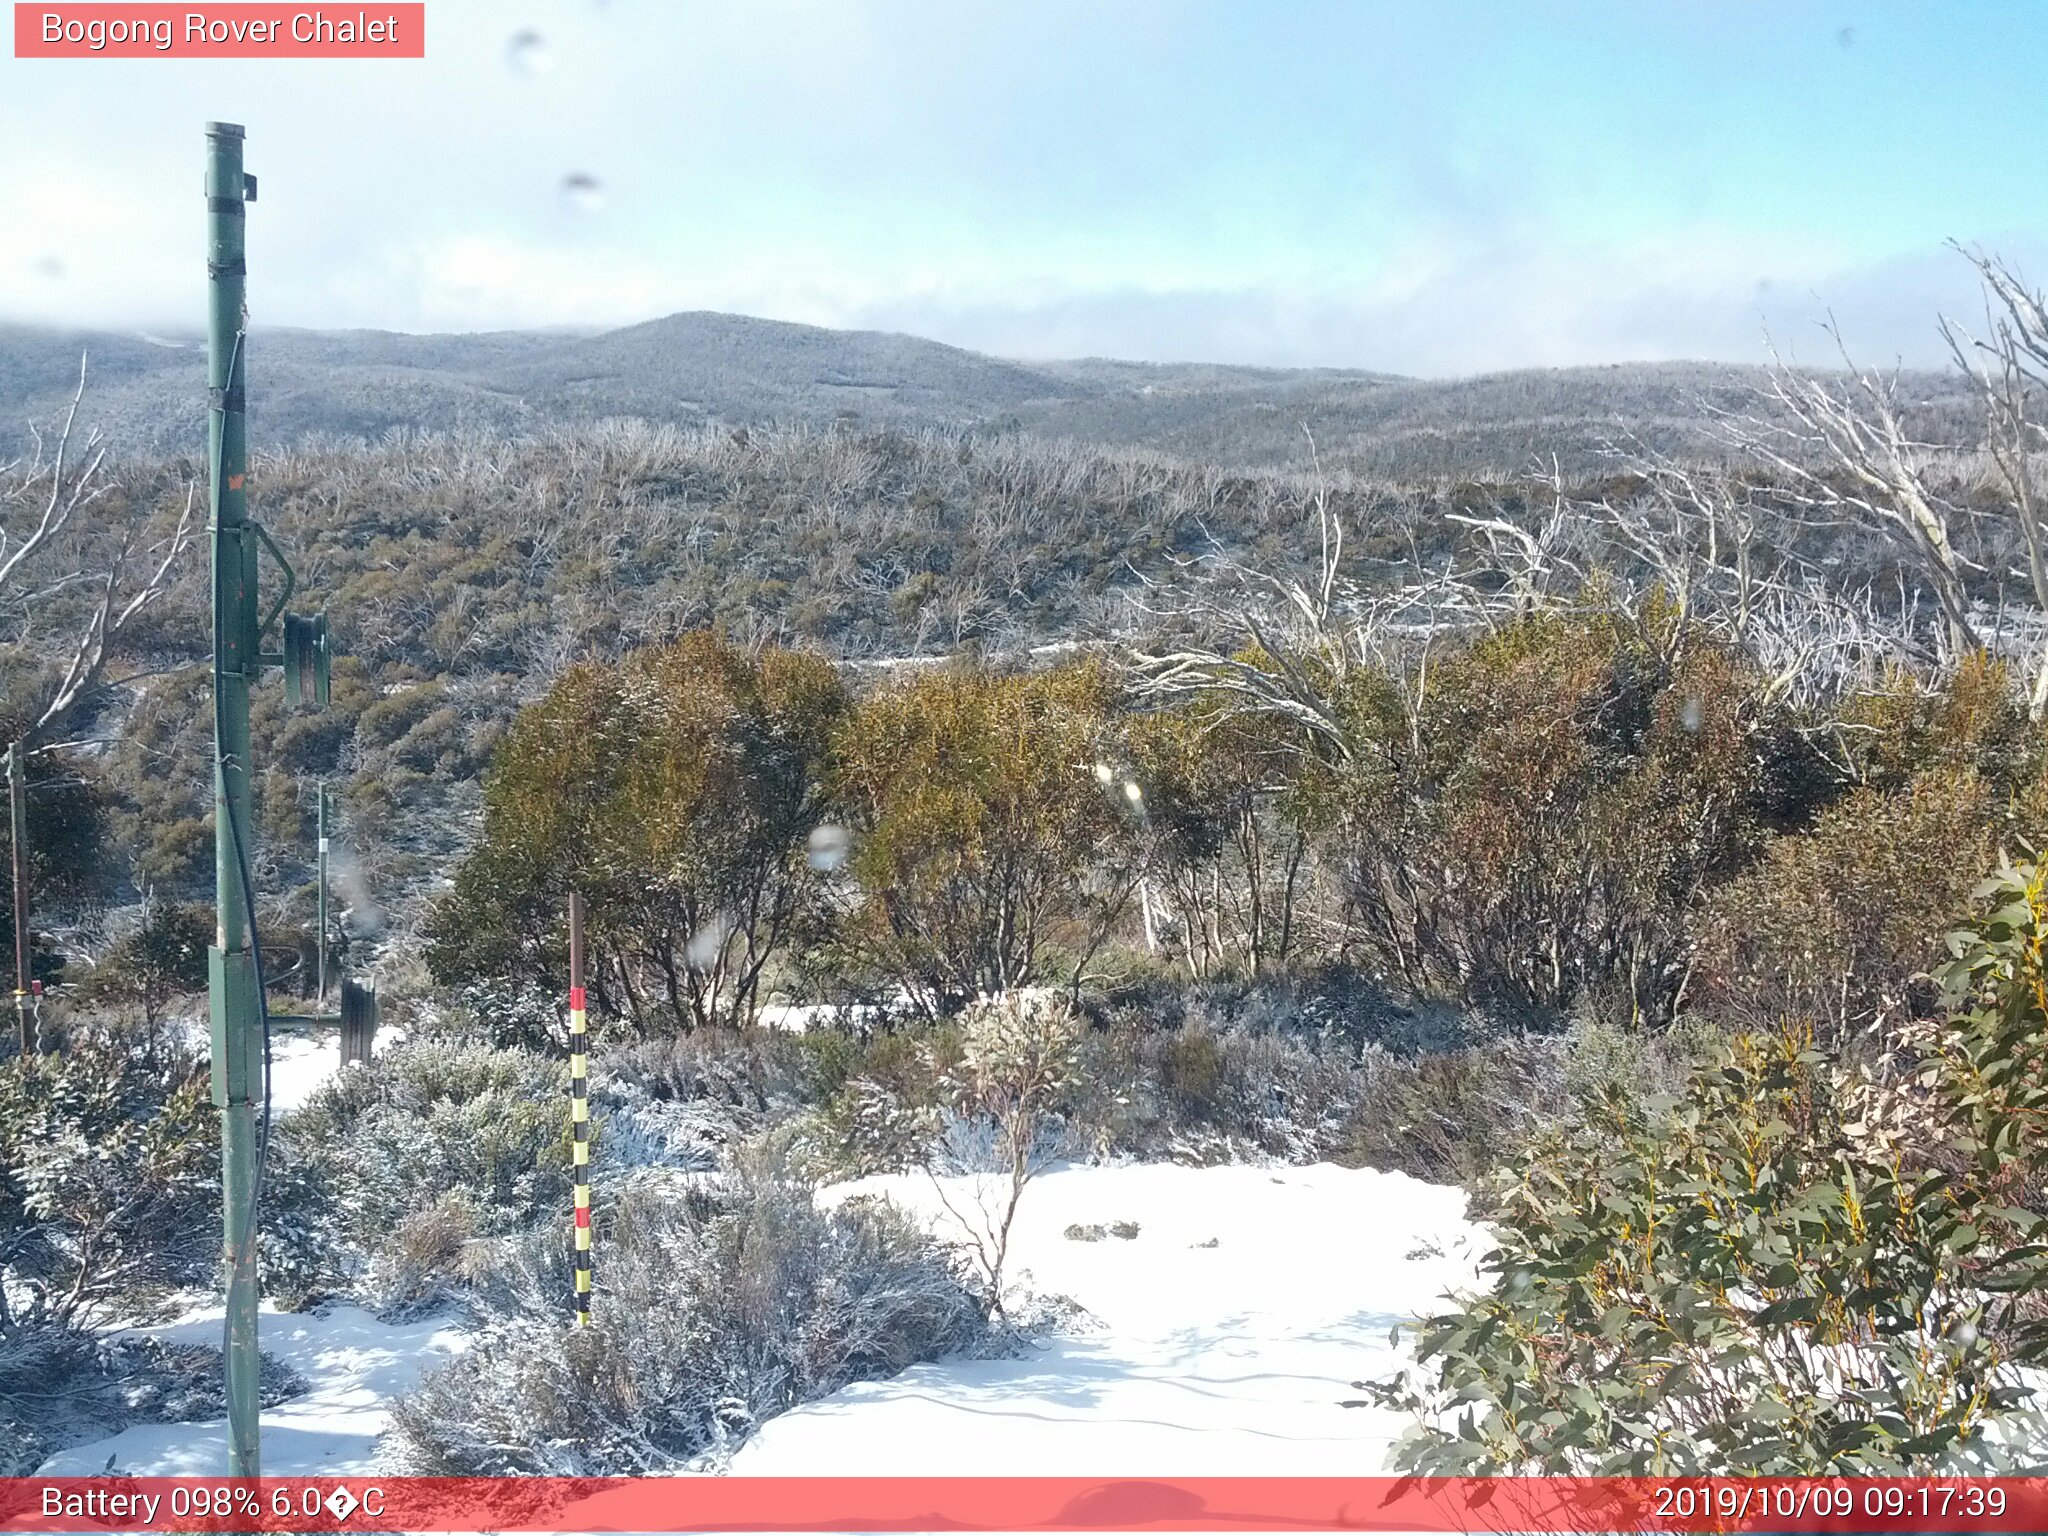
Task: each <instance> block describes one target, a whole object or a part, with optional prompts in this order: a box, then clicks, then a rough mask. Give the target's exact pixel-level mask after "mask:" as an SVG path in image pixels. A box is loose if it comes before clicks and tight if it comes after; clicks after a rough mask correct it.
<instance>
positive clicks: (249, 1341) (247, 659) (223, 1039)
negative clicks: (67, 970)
mask: <svg viewBox="0 0 2048 1536" xmlns="http://www.w3.org/2000/svg"><path fill="white" fill-rule="evenodd" d="M249 192H250V183H249V178H248V177H247V176H246V175H245V174H244V173H243V170H242V129H241V128H240V127H239V126H238V125H236V124H234V123H208V124H207V125H206V227H207V251H206V255H207V261H206V272H207V329H206V343H207V354H206V378H207V385H208V395H209V402H210V408H209V411H208V416H207V460H208V466H207V467H208V486H209V492H210V497H209V504H210V506H211V508H212V527H211V533H212V537H213V696H214V772H213V832H214V839H213V840H214V871H215V896H216V907H217V919H218V924H219V927H218V931H217V932H216V934H215V936H214V937H215V942H214V945H213V948H212V950H211V951H210V953H209V955H208V961H209V968H210V970H211V972H212V976H211V981H212V1001H213V1010H212V1011H213V1102H214V1103H215V1104H216V1105H217V1106H219V1109H220V1120H221V1179H222V1185H223V1190H224V1196H225V1198H224V1199H223V1202H222V1232H223V1237H224V1252H225V1259H226V1266H227V1277H228V1295H227V1314H228V1316H227V1406H228V1475H229V1476H230V1477H255V1476H257V1475H258V1472H259V1460H260V1436H259V1419H258V1413H259V1406H258V1402H259V1400H258V1394H257V1365H258V1360H259V1356H258V1354H257V1344H256V1253H255V1246H256V1245H255V1235H256V1234H255V1232H254V1229H253V1228H254V1223H253V1221H252V1215H253V1212H254V1208H255V1197H256V1176H257V1169H256V1155H257V1145H256V1134H257V1130H256V1100H257V1098H259V1097H260V1096H261V1093H262V1082H263V1023H262V999H261V998H260V997H259V996H258V994H257V986H256V960H255V955H254V952H253V950H252V948H251V935H250V933H249V931H248V924H247V921H246V918H245V914H246V913H247V910H248V905H247V903H248V900H249V894H248V893H247V892H246V891H245V890H244V888H243V883H242V871H243V867H244V862H245V860H253V859H254V856H255V850H254V849H253V848H252V847H250V846H249V843H250V841H251V840H252V839H253V838H254V835H255V818H254V815H253V814H252V812H253V806H252V802H251V798H250V783H249V685H250V683H251V682H252V681H253V680H254V679H255V678H256V676H257V674H258V671H259V669H260V667H261V665H262V663H261V660H260V658H259V655H258V645H259V636H258V624H259V620H258V613H257V606H256V538H257V535H256V533H255V530H254V529H253V528H252V527H251V525H250V522H249V505H248V496H247V493H246V491H245V489H244V484H243V477H244V476H245V474H246V473H247V471H248V434H247V423H246V418H245V414H244V409H245V408H244V400H243V382H244V376H245V366H246V363H247V359H246V357H245V356H244V355H243V352H244V346H245V343H246V337H247V327H246V318H245V315H244V305H243V300H244V278H245V273H246V270H247V269H246V267H245V266H244V255H245V248H244V246H243V238H242V237H243V220H244V217H245V215H244V212H243V209H244V205H245V203H246V202H247V201H248V196H249Z"/></svg>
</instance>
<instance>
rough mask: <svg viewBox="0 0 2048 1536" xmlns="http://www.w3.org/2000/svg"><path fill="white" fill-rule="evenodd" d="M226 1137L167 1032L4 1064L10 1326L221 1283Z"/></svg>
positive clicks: (84, 1042) (1, 1295)
mask: <svg viewBox="0 0 2048 1536" xmlns="http://www.w3.org/2000/svg"><path fill="white" fill-rule="evenodd" d="M219 1210H220V1137H219V1128H218V1120H217V1117H216V1116H215V1114H214V1112H213V1110H212V1106H211V1105H210V1103H209V1101H208V1095H207V1085H206V1078H205V1073H204V1070H203V1068H202V1067H201V1066H200V1064H199V1061H198V1059H197V1058H196V1057H195V1056H193V1054H192V1053H191V1052H190V1051H189V1050H187V1049H186V1048H185V1047H183V1046H182V1045H180V1044H179V1043H177V1042H176V1041H173V1040H171V1039H169V1038H168V1037H166V1036H165V1035H164V1034H162V1033H161V1032H155V1031H152V1032H148V1033H141V1032H136V1031H132V1030H125V1029H112V1028H104V1027H101V1028H93V1027H84V1028H75V1029H74V1030H73V1032H72V1036H71V1039H70V1041H69V1042H68V1045H67V1048H66V1050H65V1052H64V1054H62V1055H48V1054H45V1055H36V1056H29V1057H17V1058H15V1059H13V1060H11V1061H8V1062H6V1063H4V1064H0V1282H4V1283H0V1326H4V1325H5V1324H6V1323H7V1322H8V1321H9V1320H10V1319H14V1320H20V1319H23V1318H26V1319H31V1320H33V1319H49V1320H53V1321H56V1322H59V1323H67V1322H71V1321H74V1320H84V1319H88V1318H98V1317H104V1316H105V1315H107V1314H108V1313H110V1312H113V1311H115V1310H118V1309H121V1308H129V1307H134V1306H136V1305H139V1304H141V1303H143V1302H146V1301H148V1300H149V1299H151V1298H152V1297H154V1296H156V1295H158V1294H161V1293H162V1292H164V1291H167V1290H169V1289H171V1288H174V1287H176V1286H179V1285H185V1284H192V1283H195V1282H197V1281H200V1280H201V1279H203V1278H205V1277H206V1276H208V1275H209V1274H210V1272H211V1269H212V1266H213V1264H214V1262H215V1261H216V1260H217V1259H218V1257H219V1252H220V1226H219Z"/></svg>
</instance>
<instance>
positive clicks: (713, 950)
mask: <svg viewBox="0 0 2048 1536" xmlns="http://www.w3.org/2000/svg"><path fill="white" fill-rule="evenodd" d="M732 927H733V924H732V919H731V918H729V917H727V916H725V915H724V914H723V913H720V914H719V915H718V916H717V917H714V918H712V919H711V921H710V922H708V923H706V924H705V925H704V926H703V927H702V928H699V929H698V930H697V931H696V932H695V933H693V934H691V935H690V942H689V943H688V944H687V945H686V946H684V949H683V959H684V960H685V961H686V962H687V963H688V964H689V966H690V967H691V969H693V970H699V971H706V970H709V969H710V968H711V967H712V966H714V965H716V964H717V963H718V956H719V952H720V951H722V950H723V949H724V948H725V940H726V936H727V935H728V934H730V933H731V932H732Z"/></svg>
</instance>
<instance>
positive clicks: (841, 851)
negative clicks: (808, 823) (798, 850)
mask: <svg viewBox="0 0 2048 1536" xmlns="http://www.w3.org/2000/svg"><path fill="white" fill-rule="evenodd" d="M852 852H853V834H852V833H850V832H848V831H847V830H846V828H844V827H835V826H833V825H832V824H831V823H829V822H828V823H826V824H825V825H824V826H822V827H819V828H818V829H817V830H815V831H814V832H812V833H811V837H810V844H809V850H808V857H809V859H810V861H811V868H813V869H822V870H832V869H837V868H839V866H840V865H842V864H844V863H845V862H846V859H847V855H849V854H850V853H852Z"/></svg>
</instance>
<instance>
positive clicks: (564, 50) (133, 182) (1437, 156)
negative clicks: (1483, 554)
mask: <svg viewBox="0 0 2048 1536" xmlns="http://www.w3.org/2000/svg"><path fill="white" fill-rule="evenodd" d="M332 9H334V10H337V11H339V10H342V9H344V8H343V7H340V6H335V7H332ZM346 9H347V11H348V12H349V13H350V14H353V12H354V10H355V9H356V7H355V6H349V7H347V8H346ZM372 9H374V6H373V7H372ZM427 34H428V41H427V57H426V58H425V59H424V60H379V61H362V60H325V61H314V60H257V61H229V60H204V59H178V58H169V59H143V60H108V59H100V60H72V59H65V60H41V59H17V58H14V57H12V50H11V48H10V49H9V50H8V53H7V54H6V55H5V56H0V206H4V207H5V208H6V209H7V210H9V212H8V216H7V217H6V218H5V219H4V220H0V317H5V318H8V319H14V320H30V321H38V322H49V323H59V324H64V325H77V326H93V327H120V328H123V329H139V330H144V331H155V332H167V333H168V332H180V333H184V332H190V331H192V330H194V329H196V328H197V326H198V325H199V324H200V323H202V321H203V316H204V298H203V291H202V287H203V281H204V261H205V254H204V208H203V204H202V202H201V200H200V177H201V174H202V167H203V161H202V150H203V144H202V126H203V124H204V123H205V122H206V121H207V120H209V119H222V120H227V121H236V122H241V123H244V124H245V125H247V127H248V131H249V138H248V166H249V169H250V170H251V171H253V172H255V173H256V174H257V175H258V176H259V177H260V179H261V189H262V190H261V197H260V201H259V205H258V207H257V208H255V209H253V210H252V211H251V218H250V226H249V244H250V256H249V261H250V273H251V275H250V307H251V314H252V318H253V319H254V321H255V322H256V323H257V324H259V325H262V324H273V325H303V326H318V327H376V328H383V329H390V330H404V331H434V330H483V329H499V328H514V327H529V326H575V327H599V326H612V325H620V324H629V323H632V322H635V321H639V320H645V319H650V318H653V317H655V316H658V315H662V314H667V313H671V312H674V311H677V310H686V309H715V310H726V311H733V312H738V313H744V314H753V315H763V316H769V317H772V318H777V319H785V320H797V321H804V322H809V323H813V324H819V325H828V326H837V327H862V328H875V329H885V330H901V331H908V332H912V333H914V334H918V335H923V336H929V337H933V338H936V339H938V340H941V341H947V342H952V343H955V344H957V345H961V346H966V347H972V348H975V349H977V350H981V351H987V352H994V353H997V354H1001V355H1005V356H1013V357H1024V358H1039V357H1055V356H1087V355H1095V356H1113V357H1130V358H1142V359H1150V360H1155V361H1208V362H1225V363H1255V364H1272V365H1287V366H1328V367H1353V368H1373V369H1383V370H1388V371H1392V372H1397V373H1409V374H1420V375H1429V376H1448V375H1457V374H1466V373H1474V372H1483V371H1491V370H1496V369H1506V368H1518V367H1533V366H1550V365H1562V364H1579V363H1610V362H1623V361H1637V360H1648V359H1659V358H1675V357H1705V358H1718V359H1725V360H1729V361H1738V362H1753V361H1762V360H1764V359H1765V358H1767V357H1768V355H1769V351H1768V348H1769V347H1771V346H1775V347H1776V348H1777V349H1778V350H1779V351H1780V352H1781V353H1782V354H1784V355H1786V356H1787V357H1792V358H1803V359H1806V360H1820V359H1822V358H1824V357H1827V356H1830V355H1831V349H1832V343H1831V342H1829V341H1828V339H1827V336H1826V335H1825V333H1824V332H1822V331H1821V330H1820V328H1819V322H1820V321H1822V320H1824V319H1825V318H1827V317H1828V316H1829V315H1830V314H1832V315H1833V316H1834V317H1835V319H1836V321H1837V322H1838V324H1839V326H1840V329H1841V331H1842V333H1843V336H1844V339H1845V341H1846V343H1847V344H1848V346H1849V348H1850V350H1851V351H1852V352H1853V353H1854V354H1855V355H1856V357H1857V358H1858V360H1859V361H1873V362H1876V361H1882V362H1890V361H1893V360H1902V361H1905V362H1907V363H1911V364H1918V363H1934V362H1938V361H1940V360H1941V358H1942V356H1943V355H1944V354H1943V350H1942V344H1941V342H1940V339H1939V336H1938V334H1937V331H1936V319H1937V316H1938V315H1939V314H1941V313H1948V314H1952V315H1956V316H1957V317H1958V318H1961V319H1964V320H1966V321H1967V320H1968V319H1970V318H1971V317H1972V316H1973V315H1975V316H1981V313H1982V306H1981V302H1980V301H1979V300H1978V299H1977V298H1976V297H1975V288H1974V285H1973V283H1972V281H1971V278H1972V274H1971V271H1970V269H1969V267H1968V265H1967V263H1965V262H1964V261H1963V259H1962V258H1961V257H1960V256H1958V255H1956V254H1955V253H1953V252H1952V251H1950V250H1948V249H1947V248H1946V246H1945V242H1947V241H1950V240H1958V241H1962V242H1964V243H1966V244H1971V245H1981V246H1983V247H1985V248H1987V249H1989V250H1992V251H1995V252H1997V253H2000V254H2002V255H2003V256H2005V257H2006V258H2008V259H2009V260H2011V261H2013V262H2015V263H2016V264H2017V265H2019V266H2020V268H2021V269H2022V271H2023V272H2025V273H2026V274H2027V275H2028V276H2030V277H2031V278H2033V279H2034V280H2036V281H2040V282H2048V199H2044V198H2043V197H2041V196H2040V195H2039V187H2040V185H2041V177H2042V170H2041V168H2042V167H2043V166H2044V165H2048V107H2044V106H2043V104H2042V97H2041V93H2040V85H2039V79H2038V66H2039V63H2040V61H2041V60H2042V59H2043V58H2048V4H2039V3H2034V0H1950V3H1945V4H1939V5H1937V4H1932V3H1925V4H1922V3H1912V4H1904V3H1901V4H1858V3H1851V0H1836V3H1829V4H1811V3H1806V0H1634V3H1628V4H1620V3H1613V4H1606V3H1597V0H1418V3H1413V4H1410V3H1395V0H1028V3H1026V0H1002V3H997V0H967V3H962V0H727V3H724V4H705V3H699V0H428V5H427Z"/></svg>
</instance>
